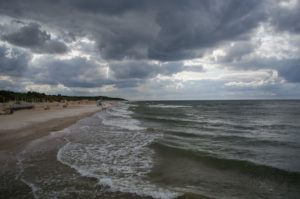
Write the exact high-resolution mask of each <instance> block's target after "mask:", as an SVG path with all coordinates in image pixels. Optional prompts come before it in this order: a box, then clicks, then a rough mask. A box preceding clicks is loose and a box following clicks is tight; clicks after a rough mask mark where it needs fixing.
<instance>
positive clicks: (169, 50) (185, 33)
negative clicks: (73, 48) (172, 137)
mask: <svg viewBox="0 0 300 199" xmlns="http://www.w3.org/2000/svg"><path fill="white" fill-rule="evenodd" d="M0 7H2V8H3V9H2V10H1V12H3V13H6V14H8V15H10V16H19V17H20V16H22V17H29V18H33V19H35V20H40V21H42V22H45V23H51V24H52V25H53V24H54V25H55V26H57V27H59V28H63V29H69V32H72V34H75V35H76V34H86V35H90V36H92V37H93V38H94V39H95V40H97V42H98V46H99V50H100V54H101V56H102V57H103V58H105V59H109V60H121V59H155V60H162V61H170V60H181V59H185V58H195V57H199V56H201V54H202V53H203V51H205V49H206V48H210V47H213V46H215V45H217V44H219V43H220V42H224V41H228V40H236V39H245V38H246V36H247V34H248V33H249V32H250V31H251V30H252V29H253V28H255V27H256V26H257V25H258V23H259V22H260V21H262V20H264V19H265V13H264V7H265V5H264V1H260V0H249V1H240V0H222V1H220V0H186V1H181V0H165V1H158V0H153V1H145V0H120V1H108V0H100V1H96V0H86V1H79V0H75V1H74V0H59V1H55V3H53V1H37V0H31V1H27V2H26V3H24V2H23V1H17V0H12V1H7V2H1V3H0Z"/></svg>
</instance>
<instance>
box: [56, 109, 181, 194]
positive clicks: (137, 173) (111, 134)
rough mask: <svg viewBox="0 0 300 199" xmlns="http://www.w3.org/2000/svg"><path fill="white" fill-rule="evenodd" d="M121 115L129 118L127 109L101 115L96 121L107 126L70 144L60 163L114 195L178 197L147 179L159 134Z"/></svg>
mask: <svg viewBox="0 0 300 199" xmlns="http://www.w3.org/2000/svg"><path fill="white" fill-rule="evenodd" d="M111 113H113V114H111ZM119 113H120V114H121V115H130V112H129V111H126V109H123V110H122V111H121V112H120V111H118V110H112V112H105V113H104V112H101V113H98V114H97V118H100V119H101V120H99V121H102V123H103V124H104V125H102V124H101V123H99V125H98V127H91V128H95V129H97V130H93V129H89V132H86V133H87V134H88V133H89V134H90V135H89V136H85V138H87V137H88V138H89V141H88V142H84V141H81V140H77V141H76V142H75V141H72V142H71V141H69V142H68V143H67V144H65V145H64V146H63V147H61V148H60V149H59V151H58V153H57V160H58V161H59V162H61V163H63V164H65V165H68V166H69V167H71V168H74V169H75V170H77V171H78V173H79V174H81V175H82V176H86V177H92V178H95V179H97V181H98V183H99V184H101V185H102V186H104V187H106V188H107V189H108V190H110V191H112V192H125V193H133V194H137V195H140V196H151V197H153V198H161V199H170V198H175V197H177V196H178V195H179V194H178V193H177V192H174V191H170V190H168V189H166V188H161V187H159V186H156V185H155V184H153V183H151V182H149V181H148V180H147V174H148V173H149V172H150V171H151V168H152V167H153V162H152V157H153V155H154V151H153V149H151V148H149V147H148V146H149V145H150V144H151V143H152V142H153V140H154V139H156V138H157V137H158V136H159V135H158V134H149V133H145V132H144V131H142V130H141V129H142V127H140V126H139V125H138V124H139V123H138V121H137V120H134V119H132V118H130V117H128V118H127V117H126V118H124V117H117V116H118V114H119ZM111 127H113V128H111ZM101 129H102V130H101ZM99 131H101V133H99ZM93 137H95V138H93ZM97 140H101V142H99V141H97Z"/></svg>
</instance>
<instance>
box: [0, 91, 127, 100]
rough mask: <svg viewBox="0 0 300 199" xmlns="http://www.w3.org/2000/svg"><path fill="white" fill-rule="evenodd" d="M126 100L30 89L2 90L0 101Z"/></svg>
mask: <svg viewBox="0 0 300 199" xmlns="http://www.w3.org/2000/svg"><path fill="white" fill-rule="evenodd" d="M99 99H100V100H124V99H122V98H114V97H107V96H65V95H61V94H58V95H46V94H45V93H38V92H34V91H29V92H27V93H21V92H13V91H5V90H0V102H9V101H16V102H20V101H24V102H61V101H79V100H99Z"/></svg>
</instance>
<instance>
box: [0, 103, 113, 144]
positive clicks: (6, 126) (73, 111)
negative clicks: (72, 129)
mask: <svg viewBox="0 0 300 199" xmlns="http://www.w3.org/2000/svg"><path fill="white" fill-rule="evenodd" d="M48 104H49V105H46V106H47V107H49V110H44V107H45V104H38V105H36V108H34V109H31V110H20V111H16V112H15V113H13V114H9V115H0V150H3V149H9V148H13V147H16V146H18V145H20V144H24V143H26V142H28V141H30V140H33V139H37V138H39V137H42V136H46V135H47V134H49V133H50V132H53V131H58V130H61V129H63V128H66V127H68V126H70V125H71V124H74V123H75V122H76V121H78V120H79V119H81V118H84V117H88V116H89V115H92V114H94V113H95V112H97V111H101V110H102V109H103V108H109V107H111V106H112V103H110V102H107V103H105V104H104V105H103V107H97V106H96V104H95V103H92V104H91V103H90V104H87V103H86V104H76V105H71V106H68V107H67V108H62V106H61V105H60V104H59V103H52V104H51V103H48ZM50 107H51V108H50Z"/></svg>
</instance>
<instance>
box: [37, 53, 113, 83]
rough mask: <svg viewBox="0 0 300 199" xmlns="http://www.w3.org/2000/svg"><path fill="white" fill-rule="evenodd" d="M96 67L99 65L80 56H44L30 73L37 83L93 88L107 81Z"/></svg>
mask: <svg viewBox="0 0 300 199" xmlns="http://www.w3.org/2000/svg"><path fill="white" fill-rule="evenodd" d="M98 69H99V65H97V64H96V63H94V62H92V61H88V60H87V59H85V58H81V57H75V58H73V59H67V60H59V59H48V58H44V59H42V60H40V61H39V62H38V63H37V67H35V69H33V70H32V71H31V73H32V75H33V80H34V82H35V83H39V84H50V85H58V84H62V85H64V86H66V87H81V88H93V87H100V86H102V85H105V84H107V83H108V82H107V81H106V78H105V77H104V76H102V74H101V73H99V72H98Z"/></svg>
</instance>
